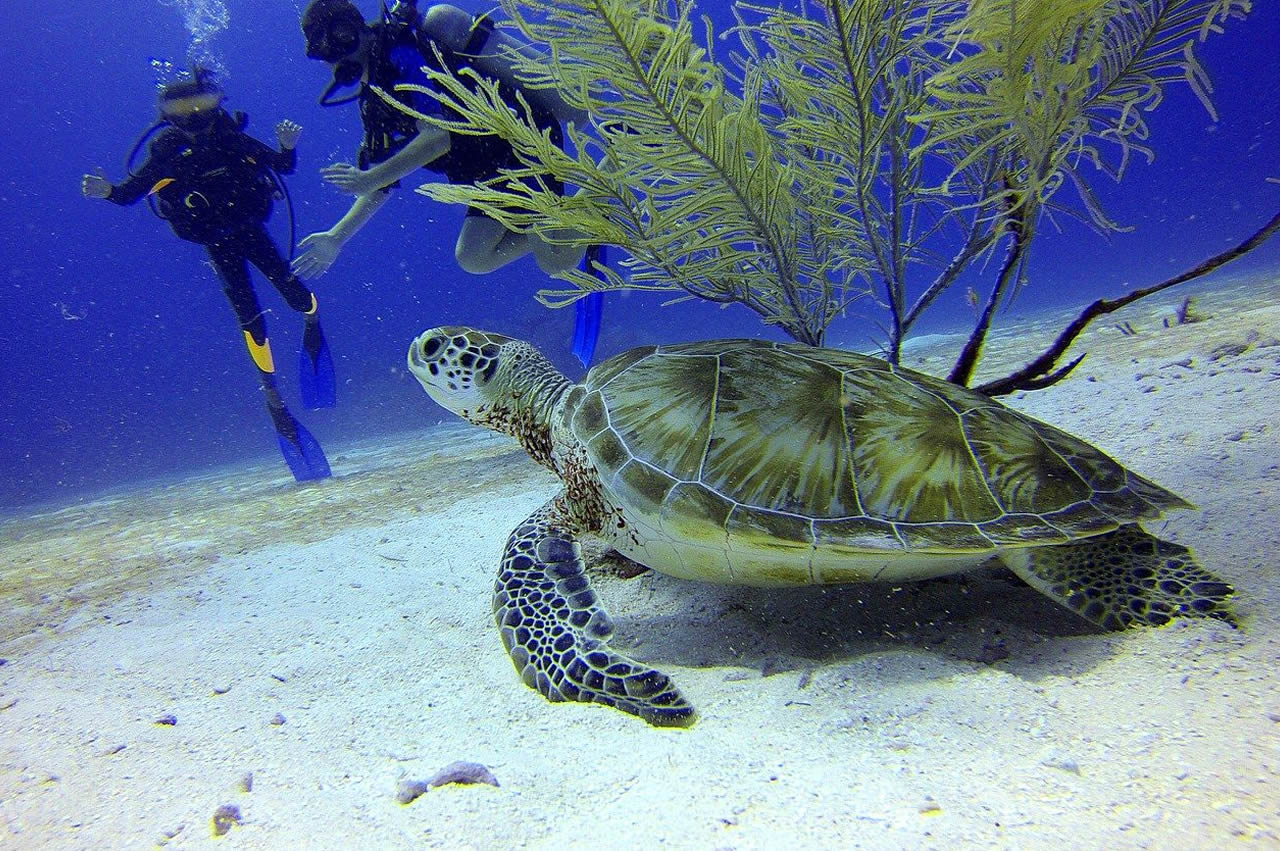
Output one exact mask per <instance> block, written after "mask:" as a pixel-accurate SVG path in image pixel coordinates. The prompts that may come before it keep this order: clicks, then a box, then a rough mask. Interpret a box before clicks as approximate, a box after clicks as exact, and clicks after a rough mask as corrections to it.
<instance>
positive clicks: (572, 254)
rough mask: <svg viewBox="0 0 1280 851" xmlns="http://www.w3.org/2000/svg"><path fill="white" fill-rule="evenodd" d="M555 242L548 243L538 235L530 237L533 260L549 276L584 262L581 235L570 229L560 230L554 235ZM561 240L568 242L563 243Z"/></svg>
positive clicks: (582, 237)
mask: <svg viewBox="0 0 1280 851" xmlns="http://www.w3.org/2000/svg"><path fill="white" fill-rule="evenodd" d="M552 238H553V239H554V241H553V242H548V241H547V240H545V239H543V238H542V237H540V236H537V235H536V234H531V235H530V236H529V244H530V246H531V247H532V248H533V259H534V260H536V261H538V268H539V269H541V270H542V271H544V272H546V273H547V274H548V275H554V274H555V273H557V272H563V271H565V270H567V269H572V268H573V267H574V266H577V265H578V264H579V263H581V262H582V257H583V254H584V252H585V250H586V249H585V248H584V247H583V245H582V240H583V239H584V238H585V237H584V236H583V235H582V234H581V233H579V232H578V231H575V230H570V229H569V228H560V229H558V230H556V231H555V232H554V233H553V234H552ZM561 240H566V241H565V242H561Z"/></svg>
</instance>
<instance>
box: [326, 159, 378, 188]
mask: <svg viewBox="0 0 1280 851" xmlns="http://www.w3.org/2000/svg"><path fill="white" fill-rule="evenodd" d="M320 176H321V177H323V178H324V179H325V180H327V181H329V182H330V183H332V184H333V185H334V186H336V187H338V188H339V189H341V190H342V191H344V192H350V193H351V194H352V195H368V194H369V193H370V192H373V191H374V190H377V189H380V188H381V187H380V186H379V185H378V181H377V179H376V178H375V177H373V172H372V171H365V170H363V169H359V168H356V167H355V166H353V165H351V163H333V164H332V165H327V166H325V167H324V168H322V169H320Z"/></svg>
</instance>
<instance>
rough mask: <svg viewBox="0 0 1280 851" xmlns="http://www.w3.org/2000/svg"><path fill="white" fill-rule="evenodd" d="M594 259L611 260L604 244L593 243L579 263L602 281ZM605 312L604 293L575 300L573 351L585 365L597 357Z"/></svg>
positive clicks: (597, 260) (582, 268)
mask: <svg viewBox="0 0 1280 851" xmlns="http://www.w3.org/2000/svg"><path fill="white" fill-rule="evenodd" d="M593 261H594V263H599V264H601V265H604V264H605V263H608V262H609V260H608V257H607V256H606V254H605V250H604V246H603V245H592V246H590V247H589V248H587V253H586V254H584V255H583V256H582V262H581V263H579V264H578V268H579V269H581V270H582V271H583V272H590V273H591V274H593V275H595V276H596V277H597V278H599V279H600V280H601V281H603V280H605V277H604V273H603V272H601V271H600V270H599V269H596V268H595V266H594V265H593ZM603 314H604V293H600V292H596V293H591V294H589V295H585V296H583V297H582V298H580V299H578V300H577V301H576V302H574V305H573V353H574V354H575V355H576V356H577V358H578V360H580V361H582V365H583V366H590V365H591V359H592V358H593V357H595V354H596V342H597V341H598V340H599V339H600V321H601V319H602V318H603Z"/></svg>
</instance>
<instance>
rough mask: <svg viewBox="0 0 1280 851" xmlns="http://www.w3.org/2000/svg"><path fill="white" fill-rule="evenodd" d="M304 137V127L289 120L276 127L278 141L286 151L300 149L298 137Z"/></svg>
mask: <svg viewBox="0 0 1280 851" xmlns="http://www.w3.org/2000/svg"><path fill="white" fill-rule="evenodd" d="M301 135H302V125H301V124H299V123H298V122H296V121H290V120H289V119H288V118H286V119H285V120H283V121H281V122H280V123H279V124H277V125H276V141H278V142H279V143H280V147H281V148H283V149H284V150H286V151H292V150H293V149H294V148H296V147H298V137H299V136H301Z"/></svg>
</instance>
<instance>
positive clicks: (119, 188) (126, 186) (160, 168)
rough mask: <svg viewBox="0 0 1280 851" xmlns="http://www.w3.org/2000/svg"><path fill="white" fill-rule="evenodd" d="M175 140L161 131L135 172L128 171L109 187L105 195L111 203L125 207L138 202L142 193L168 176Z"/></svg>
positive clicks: (150, 189) (146, 192) (167, 133)
mask: <svg viewBox="0 0 1280 851" xmlns="http://www.w3.org/2000/svg"><path fill="white" fill-rule="evenodd" d="M175 144H176V143H175V140H174V138H173V136H172V135H171V134H170V133H169V132H162V133H161V134H160V135H159V136H157V137H156V138H155V141H153V142H152V143H151V146H150V147H149V148H148V151H147V159H146V161H145V162H143V163H142V166H141V167H140V168H139V169H138V170H137V171H135V172H130V174H129V176H128V177H126V178H125V179H124V180H123V181H121V182H120V183H118V184H116V185H115V186H112V187H111V191H110V192H109V193H108V194H107V195H106V196H105V197H106V200H108V201H110V202H111V203H112V204H119V205H120V206H122V207H127V206H129V205H130V204H136V203H138V200H139V199H141V198H142V197H143V196H144V195H146V194H148V193H149V192H151V191H152V190H153V189H155V187H156V184H158V183H159V182H160V181H161V180H163V179H164V178H166V177H168V176H170V175H168V174H166V172H167V171H169V157H170V155H171V153H172V151H173V147H174V145H175Z"/></svg>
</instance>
